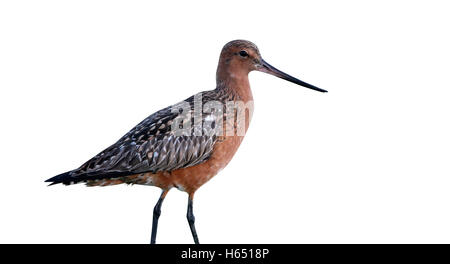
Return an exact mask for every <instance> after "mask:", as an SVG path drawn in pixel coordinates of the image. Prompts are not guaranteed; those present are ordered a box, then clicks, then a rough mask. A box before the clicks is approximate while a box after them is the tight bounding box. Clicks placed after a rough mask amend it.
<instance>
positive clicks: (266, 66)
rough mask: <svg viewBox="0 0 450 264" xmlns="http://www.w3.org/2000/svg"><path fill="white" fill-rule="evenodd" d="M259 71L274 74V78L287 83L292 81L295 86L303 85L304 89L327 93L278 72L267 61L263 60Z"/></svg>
mask: <svg viewBox="0 0 450 264" xmlns="http://www.w3.org/2000/svg"><path fill="white" fill-rule="evenodd" d="M258 70H259V71H262V72H265V73H268V74H272V75H274V76H277V77H278V78H281V79H284V80H286V81H290V82H293V83H295V84H298V85H301V86H303V87H306V88H309V89H313V90H315V91H319V92H322V93H327V92H328V91H327V90H324V89H320V88H319V87H316V86H314V85H311V84H309V83H305V82H304V81H300V80H299V79H297V78H294V77H292V76H290V75H289V74H286V73H284V72H282V71H280V70H278V69H277V68H275V67H273V66H272V65H270V64H269V63H267V62H266V61H264V60H262V67H261V68H259V69H258Z"/></svg>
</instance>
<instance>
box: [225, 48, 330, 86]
mask: <svg viewBox="0 0 450 264" xmlns="http://www.w3.org/2000/svg"><path fill="white" fill-rule="evenodd" d="M251 71H261V72H265V73H268V74H271V75H274V76H276V77H278V78H281V79H284V80H286V81H289V82H293V83H295V84H298V85H301V86H303V87H306V88H309V89H313V90H316V91H319V92H327V91H326V90H323V89H321V88H318V87H316V86H314V85H311V84H309V83H305V82H303V81H301V80H299V79H297V78H295V77H292V76H290V75H289V74H286V73H284V72H282V71H280V70H278V69H277V68H275V67H273V66H272V65H270V64H269V63H267V62H266V61H265V60H263V59H262V57H261V54H260V53H259V49H258V47H257V46H256V45H255V44H253V43H252V42H250V41H247V40H233V41H230V42H228V43H227V44H225V46H224V47H223V49H222V52H221V53H220V59H219V67H218V68H217V76H218V78H221V79H223V78H225V77H224V76H228V77H232V78H233V77H235V78H239V76H247V75H248V73H249V72H251Z"/></svg>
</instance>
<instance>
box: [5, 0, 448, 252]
mask: <svg viewBox="0 0 450 264" xmlns="http://www.w3.org/2000/svg"><path fill="white" fill-rule="evenodd" d="M448 10H449V6H448V4H446V1H371V3H369V1H364V3H363V1H308V2H306V1H305V2H300V1H292V2H284V1H266V2H262V1H253V2H251V1H245V2H244V1H221V2H216V3H212V2H211V1H205V2H195V1H179V2H173V1H164V3H163V2H162V1H158V2H156V1H155V2H149V1H92V0H89V1H2V2H1V3H0V89H1V90H0V91H1V92H0V96H1V99H0V100H1V101H0V102H1V105H0V110H1V112H0V113H1V130H0V136H1V137H0V139H1V148H0V155H1V156H0V161H1V172H0V176H1V181H0V199H1V200H0V242H3V243H12V242H14V243H25V242H26V243H148V242H149V239H150V230H151V221H152V209H153V206H154V204H155V203H156V201H157V199H158V197H159V194H160V191H159V189H157V188H154V187H147V186H124V185H120V186H113V187H105V188H99V187H96V188H87V187H85V186H84V185H76V186H69V187H67V186H53V187H47V184H45V183H44V180H45V179H47V178H49V177H51V176H54V175H56V174H59V173H61V172H64V171H67V170H70V169H74V168H76V167H78V166H79V165H81V164H82V163H83V162H84V161H86V160H88V159H89V158H91V157H92V156H94V155H95V154H97V153H98V152H100V151H101V150H103V149H104V148H106V147H107V146H109V145H110V144H112V143H114V142H115V141H116V140H117V139H118V138H120V137H121V136H122V135H123V134H125V133H126V132H127V131H128V130H129V129H131V128H132V127H133V126H134V125H136V124H137V123H138V122H140V121H141V120H142V119H144V118H145V117H146V116H148V115H150V114H151V113H153V112H155V111H156V110H159V109H160V108H163V107H166V106H168V105H171V104H173V103H176V102H178V101H180V100H183V99H185V98H187V97H188V96H190V95H192V94H194V93H196V92H198V91H201V90H209V89H213V88H215V71H216V65H217V60H218V56H219V52H220V50H221V48H222V46H223V45H224V44H225V43H226V42H228V41H230V40H233V39H238V38H243V39H248V40H251V41H253V42H254V43H256V44H257V45H258V46H259V49H260V51H261V54H262V55H263V57H264V58H265V59H266V60H267V61H268V62H269V63H271V64H272V65H274V66H276V67H278V68H280V69H281V70H283V71H286V72H287V73H290V74H292V75H294V76H297V77H299V78H300V79H302V80H304V81H306V82H310V83H312V84H315V85H317V86H319V87H321V88H324V89H328V90H329V93H328V94H322V93H318V92H315V91H312V90H309V89H305V88H301V87H299V86H296V85H294V84H291V83H288V82H286V81H283V80H281V79H277V78H275V77H273V76H270V75H265V74H263V73H251V74H250V82H251V84H252V88H253V93H254V98H255V106H256V108H255V113H254V117H253V120H252V125H251V127H250V130H249V132H248V134H247V137H246V139H245V140H244V142H243V144H242V146H241V148H240V150H239V151H238V153H237V154H236V156H235V158H234V160H233V161H232V162H231V163H230V164H229V166H228V167H227V168H226V169H225V170H223V171H222V172H221V173H220V174H219V175H217V176H216V177H215V178H213V179H212V180H211V181H210V182H208V183H207V184H206V185H204V186H203V187H202V188H200V189H199V190H198V192H197V193H196V199H195V204H194V212H195V216H196V225H197V230H198V234H199V237H200V242H203V243H416V242H421V243H431V242H447V243H449V242H450V224H449V223H450V209H449V208H450V191H449V187H450V178H449V177H450V173H449V172H450V169H449V158H450V153H449V151H450V139H449V135H450V125H449V113H450V104H449V99H450V92H449V88H450V80H449V70H450V51H449V50H450V49H449V47H450V35H449V34H448V26H449V25H450V17H449V15H448ZM186 206H187V195H186V194H185V193H182V192H179V191H177V190H175V189H174V190H172V191H171V192H170V193H169V195H168V196H167V198H166V200H165V202H164V204H163V208H162V215H161V218H160V226H159V230H158V238H157V242H160V243H192V237H191V234H190V231H189V227H188V224H187V221H186Z"/></svg>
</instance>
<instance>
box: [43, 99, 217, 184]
mask: <svg viewBox="0 0 450 264" xmlns="http://www.w3.org/2000/svg"><path fill="white" fill-rule="evenodd" d="M178 114H179V113H173V112H172V111H171V107H168V108H165V109H162V110H160V111H158V112H156V113H154V114H153V115H151V116H149V117H148V118H146V119H145V120H143V121H142V122H141V123H139V124H138V125H137V126H136V127H134V128H133V129H132V130H131V131H129V132H128V133H127V134H126V135H124V136H123V137H122V138H121V139H120V140H119V141H117V142H116V143H115V144H113V145H112V146H110V147H109V148H107V149H105V150H104V151H102V152H101V153H99V154H98V155H96V156H95V157H93V158H92V159H90V160H89V161H87V162H86V163H85V164H83V165H82V166H81V167H79V168H78V169H75V170H73V171H69V172H66V173H63V174H60V175H58V176H55V177H53V178H51V179H49V180H47V181H48V182H53V183H54V184H56V183H64V184H71V183H77V182H83V181H87V180H96V179H105V178H118V177H123V176H127V175H133V174H137V173H144V172H153V173H156V172H161V171H173V170H176V169H180V168H186V167H190V166H194V165H197V164H200V163H202V162H204V161H206V160H207V159H208V158H209V157H210V155H211V153H212V150H213V147H214V144H215V142H216V137H215V136H206V135H201V136H195V135H181V136H179V135H176V134H175V133H174V132H173V131H172V129H171V124H172V123H173V121H174V119H175V118H176V117H177V116H178Z"/></svg>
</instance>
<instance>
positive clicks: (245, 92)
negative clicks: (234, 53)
mask: <svg viewBox="0 0 450 264" xmlns="http://www.w3.org/2000/svg"><path fill="white" fill-rule="evenodd" d="M248 73H249V70H248V69H246V68H245V67H242V65H239V64H238V63H236V62H235V61H230V60H225V59H222V58H221V59H220V60H219V66H218V67H217V74H216V82H217V89H225V90H227V92H230V93H233V94H235V95H237V96H238V98H236V99H237V100H242V101H244V102H248V101H252V100H253V95H252V91H251V89H250V83H249V81H248Z"/></svg>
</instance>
